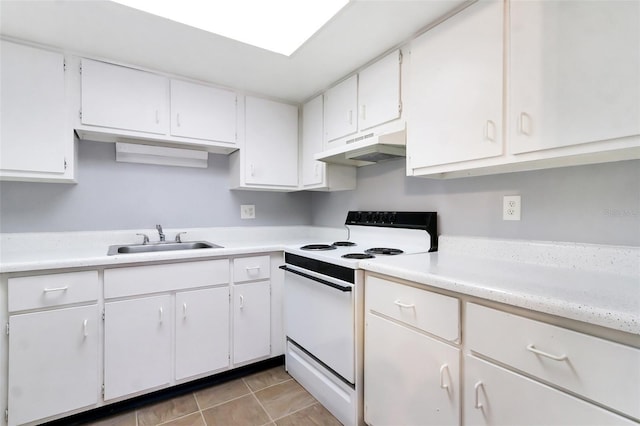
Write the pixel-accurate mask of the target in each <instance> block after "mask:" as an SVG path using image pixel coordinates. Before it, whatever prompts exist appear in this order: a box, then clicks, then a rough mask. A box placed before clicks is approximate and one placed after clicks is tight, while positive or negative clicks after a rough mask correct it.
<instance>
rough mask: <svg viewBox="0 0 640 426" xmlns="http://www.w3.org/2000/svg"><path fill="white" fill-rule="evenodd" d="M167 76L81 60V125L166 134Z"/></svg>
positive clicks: (167, 127)
mask: <svg viewBox="0 0 640 426" xmlns="http://www.w3.org/2000/svg"><path fill="white" fill-rule="evenodd" d="M168 87H169V80H168V79H167V78H166V77H163V76H160V75H156V74H152V73H149V72H144V71H140V70H136V69H132V68H127V67H122V66H118V65H112V64H107V63H104V62H97V61H92V60H89V59H83V60H82V124H87V125H92V126H101V127H110V128H115V129H124V130H135V131H139V132H148V133H157V134H166V133H168V129H169V122H168V121H169V120H168V114H167V112H168V111H167V104H166V99H167V90H168Z"/></svg>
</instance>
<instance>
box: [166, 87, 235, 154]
mask: <svg viewBox="0 0 640 426" xmlns="http://www.w3.org/2000/svg"><path fill="white" fill-rule="evenodd" d="M171 135H173V136H183V137H187V138H195V139H205V140H211V141H217V142H229V143H235V142H236V94H235V93H234V92H230V91H228V90H221V89H216V88H213V87H207V86H202V85H199V84H193V83H187V82H186V81H179V80H171Z"/></svg>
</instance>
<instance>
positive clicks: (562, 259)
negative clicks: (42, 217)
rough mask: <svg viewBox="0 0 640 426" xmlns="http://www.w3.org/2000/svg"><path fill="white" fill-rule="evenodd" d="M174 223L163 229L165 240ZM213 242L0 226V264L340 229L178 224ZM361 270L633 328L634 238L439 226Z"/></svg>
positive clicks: (288, 238) (324, 237)
mask: <svg viewBox="0 0 640 426" xmlns="http://www.w3.org/2000/svg"><path fill="white" fill-rule="evenodd" d="M181 231H184V230H179V229H176V230H171V229H167V230H166V231H165V233H166V235H167V240H173V238H174V235H175V233H177V232H181ZM186 231H187V234H186V235H184V236H183V237H184V241H201V240H204V241H209V242H212V243H215V244H219V245H221V246H223V248H215V249H198V250H190V251H172V252H155V253H140V254H122V255H115V256H107V249H108V246H109V245H112V244H135V243H140V242H141V237H139V236H137V235H136V233H146V234H148V235H149V237H151V239H152V242H153V241H154V238H153V237H156V239H157V233H156V231H155V230H149V229H143V230H133V231H132V230H128V231H104V232H102V231H101V232H69V233H20V234H0V273H18V272H28V271H43V270H53V269H67V268H85V267H87V268H88V267H101V266H108V265H123V264H135V263H147V262H161V261H175V260H188V259H193V260H197V259H200V258H211V257H225V256H235V255H243V254H251V253H266V252H274V251H282V250H283V249H284V248H285V247H286V246H288V245H302V244H308V243H316V242H318V241H335V240H340V239H345V238H346V231H345V229H344V228H324V227H313V226H283V227H238V228H234V227H230V228H198V229H187V230H186ZM360 266H361V267H362V268H363V269H365V270H368V271H372V272H377V273H380V274H384V275H388V276H391V277H396V278H399V279H404V280H408V281H412V282H416V283H420V284H425V285H429V286H433V287H437V288H441V289H445V290H450V291H454V292H458V293H462V294H466V295H470V296H475V297H479V298H483V299H487V300H492V301H496V302H501V303H506V304H510V305H513V306H517V307H521V308H525V309H530V310H534V311H538V312H542V313H546V314H551V315H556V316H560V317H564V318H569V319H573V320H577V321H582V322H586V323H590V324H595V325H599V326H603V327H606V328H610V329H615V330H619V331H623V332H627V333H633V334H636V335H640V247H616V246H604V245H589V244H579V243H555V242H540V241H524V240H522V241H520V240H499V239H488V238H470V237H453V236H440V240H439V251H438V252H436V253H424V254H413V255H403V256H390V257H380V256H379V257H377V258H375V259H371V260H363V261H361V262H360Z"/></svg>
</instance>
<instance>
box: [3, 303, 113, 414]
mask: <svg viewBox="0 0 640 426" xmlns="http://www.w3.org/2000/svg"><path fill="white" fill-rule="evenodd" d="M98 319H99V315H98V306H97V305H96V304H93V305H89V306H80V307H71V308H64V309H54V310H51V311H44V312H33V313H25V314H19V315H11V316H10V317H9V330H10V333H9V365H10V368H9V387H8V394H9V425H19V424H23V423H27V422H32V421H35V420H39V419H44V418H46V417H49V416H52V415H55V414H59V413H66V412H69V411H72V410H76V409H79V408H82V407H91V406H93V405H95V404H97V403H98V395H99V391H98V390H99V385H98V383H99V382H98V377H99V371H98V347H99V341H100V339H99V335H98Z"/></svg>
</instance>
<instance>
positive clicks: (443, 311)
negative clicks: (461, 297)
mask: <svg viewBox="0 0 640 426" xmlns="http://www.w3.org/2000/svg"><path fill="white" fill-rule="evenodd" d="M365 292H366V296H365V305H366V309H367V311H373V312H378V313H380V314H383V315H386V316H388V317H391V318H393V319H396V320H398V321H402V322H403V323H406V324H408V325H411V326H413V327H416V328H419V329H420V330H424V331H426V332H427V333H431V334H434V335H436V336H438V337H441V338H443V339H446V340H450V341H452V342H456V341H458V340H459V337H460V320H459V318H460V302H459V301H458V299H456V298H454V297H449V296H444V295H442V294H437V293H433V292H430V291H427V290H422V289H419V288H415V287H410V286H407V285H403V284H399V283H395V282H391V281H386V280H383V279H380V278H376V277H368V278H367V281H366V283H365Z"/></svg>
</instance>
